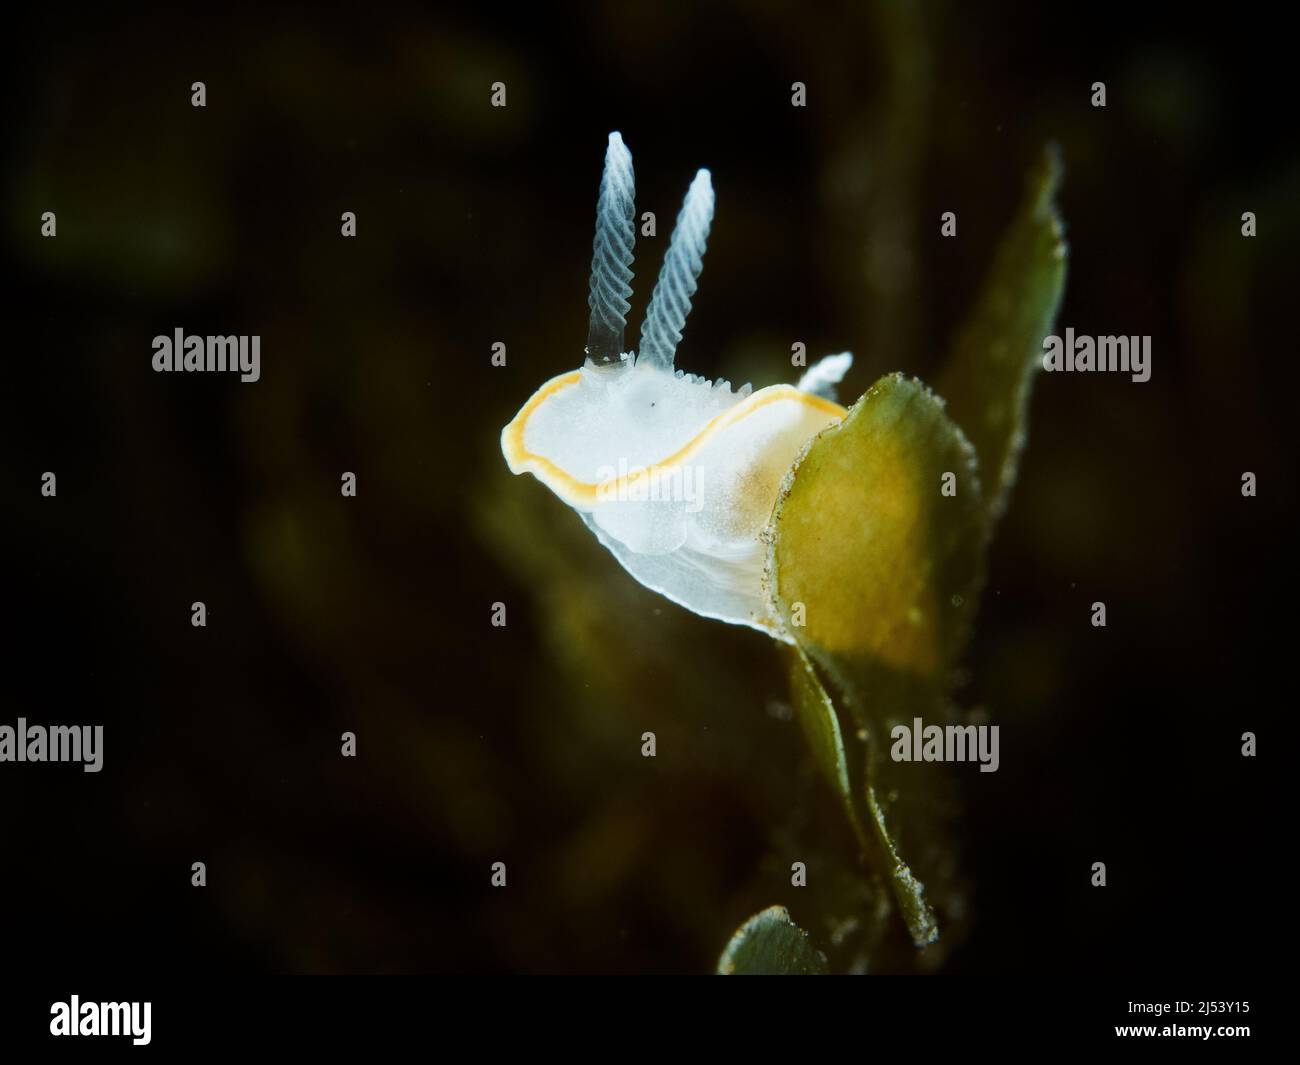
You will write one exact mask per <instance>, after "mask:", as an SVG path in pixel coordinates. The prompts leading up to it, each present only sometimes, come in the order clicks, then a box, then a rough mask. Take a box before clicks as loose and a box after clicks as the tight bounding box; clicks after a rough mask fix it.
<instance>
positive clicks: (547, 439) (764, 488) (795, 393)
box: [501, 133, 853, 639]
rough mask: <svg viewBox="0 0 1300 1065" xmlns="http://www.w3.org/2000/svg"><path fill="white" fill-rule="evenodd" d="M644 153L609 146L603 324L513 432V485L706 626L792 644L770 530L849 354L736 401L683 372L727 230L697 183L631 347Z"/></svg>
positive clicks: (603, 202) (600, 205) (597, 244)
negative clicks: (709, 246) (782, 622)
mask: <svg viewBox="0 0 1300 1065" xmlns="http://www.w3.org/2000/svg"><path fill="white" fill-rule="evenodd" d="M634 195H635V193H634V186H633V176H632V156H631V154H630V153H629V151H628V149H627V147H626V146H625V145H624V144H623V138H622V137H621V136H620V135H619V134H618V133H611V134H610V135H609V144H608V147H607V149H606V152H605V170H604V173H603V175H602V177H601V182H600V193H599V197H598V200H597V206H596V237H595V240H594V242H593V245H592V247H593V256H592V268H591V288H590V295H589V296H588V301H587V302H588V304H589V306H590V308H591V325H590V329H589V330H588V334H587V347H586V359H585V360H584V362H583V365H582V367H581V368H580V369H578V370H574V371H572V372H570V373H565V374H561V375H560V376H558V377H555V378H552V379H551V380H550V381H547V382H546V384H544V385H542V387H541V388H539V389H538V390H537V391H536V392H535V393H534V394H533V396H532V397H531V398H530V399H529V400H528V402H527V403H525V404H524V406H523V408H522V409H521V410H520V411H519V413H518V414H517V415H516V416H515V418H514V420H513V421H511V422H510V424H509V425H507V426H506V427H505V429H503V430H502V432H501V450H502V451H503V452H504V453H505V458H506V462H507V463H508V464H509V466H510V469H511V471H512V472H513V473H516V474H519V473H531V474H533V476H535V477H536V478H537V479H538V480H540V481H541V482H542V483H543V484H545V485H546V486H547V487H548V488H549V489H550V490H551V491H552V492H554V493H555V494H556V495H557V496H559V497H560V499H562V500H563V501H564V502H565V503H567V504H568V505H569V506H571V507H572V508H573V509H574V510H576V511H577V512H578V514H579V515H580V516H581V518H582V520H583V521H584V522H586V523H587V525H588V527H589V528H590V529H591V530H592V532H594V533H595V534H596V538H597V539H598V540H599V541H600V542H601V543H602V544H603V545H604V546H605V547H606V548H608V549H609V551H610V552H612V553H613V555H614V557H615V558H617V559H618V561H619V562H620V563H622V565H623V567H624V568H625V569H626V570H627V571H628V572H629V573H630V574H631V575H632V576H633V577H635V578H636V579H637V580H638V581H640V582H641V583H642V584H643V585H645V586H646V587H647V588H650V589H652V590H654V591H656V592H659V593H660V594H662V595H664V596H665V597H667V598H668V599H671V600H672V601H673V602H675V603H678V604H680V605H681V606H684V607H686V608H687V609H688V610H692V611H694V612H695V613H697V614H701V615H703V616H704V617H709V618H717V619H719V620H722V621H727V622H731V623H732V624H738V625H749V626H751V627H753V628H756V629H759V630H761V631H764V632H767V633H769V634H771V635H773V636H775V637H777V638H778V639H784V638H785V637H784V636H783V635H782V633H781V631H780V627H779V625H778V623H777V620H776V617H775V614H774V612H773V610H772V608H771V606H770V604H769V600H768V594H767V590H766V586H765V576H764V568H765V560H766V550H765V547H764V543H763V539H762V536H763V531H764V529H765V528H766V527H767V525H768V522H769V521H770V520H771V517H772V510H773V507H774V505H775V503H776V500H777V495H778V493H779V492H780V490H781V483H782V481H783V480H784V478H785V476H786V474H787V472H788V471H789V470H790V468H791V466H792V465H793V463H794V461H795V459H796V458H797V457H798V455H799V453H800V451H801V450H802V449H803V448H804V446H805V445H806V444H807V443H808V441H809V440H810V439H812V437H814V436H815V435H816V434H817V433H819V432H821V431H822V430H823V429H825V428H826V427H827V426H829V425H832V424H834V423H835V422H837V421H839V420H840V419H841V418H843V417H844V414H845V413H846V412H845V409H844V408H843V407H841V406H840V405H839V404H838V403H836V402H835V397H834V387H835V385H836V384H837V383H838V382H839V381H840V379H841V378H842V377H843V376H844V373H845V371H847V370H848V368H849V366H850V364H851V363H852V361H853V357H852V356H851V355H849V354H848V353H847V352H846V353H844V354H840V355H832V356H829V357H827V358H825V359H822V360H821V361H820V362H819V363H817V364H815V365H814V366H812V367H810V368H809V369H808V370H807V372H806V373H805V374H804V375H803V377H802V378H801V379H800V381H799V383H798V385H797V386H791V385H784V384H783V385H771V386H769V387H767V388H762V389H759V390H758V391H757V392H755V391H753V390H752V388H751V386H750V385H744V386H743V387H741V388H739V389H736V390H734V391H733V389H732V388H731V385H730V384H729V383H728V382H727V381H725V380H722V379H719V380H717V381H715V382H710V381H706V380H704V378H702V377H698V376H696V375H695V374H689V373H683V372H682V371H681V370H674V368H673V360H674V358H675V356H676V351H677V345H678V344H679V343H680V341H681V339H682V328H683V327H684V326H685V324H686V316H687V315H688V314H689V313H690V309H691V298H692V296H693V295H694V294H695V289H696V284H697V282H698V279H699V276H700V270H701V269H702V266H703V256H704V249H705V244H706V241H707V240H708V235H709V227H710V225H711V224H712V221H713V201H714V197H713V185H712V181H711V178H710V175H709V172H708V171H707V170H701V171H699V172H698V173H697V174H696V175H695V180H694V181H692V182H691V186H690V189H689V190H688V191H687V193H686V200H685V202H684V203H683V205H682V209H681V213H680V214H678V216H677V223H676V225H675V227H674V229H673V233H672V237H671V238H670V240H669V243H668V251H667V252H666V253H665V255H664V262H663V267H662V269H661V270H660V272H659V280H658V282H657V283H656V285H655V288H654V292H653V293H652V294H651V297H650V305H649V307H648V308H647V309H646V314H645V321H644V322H643V324H642V326H641V345H640V350H639V351H637V352H632V351H625V350H624V349H623V334H624V329H625V328H626V325H627V312H628V306H629V303H628V299H629V297H630V296H631V294H632V284H631V281H632V259H633V256H632V247H633V242H634V240H635V222H634V215H633V211H634Z"/></svg>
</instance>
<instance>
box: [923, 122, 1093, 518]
mask: <svg viewBox="0 0 1300 1065" xmlns="http://www.w3.org/2000/svg"><path fill="white" fill-rule="evenodd" d="M1060 180H1061V162H1060V157H1059V155H1058V153H1057V152H1056V150H1055V148H1054V147H1051V146H1049V147H1048V148H1047V149H1046V150H1044V152H1043V155H1042V158H1041V159H1040V160H1039V162H1038V164H1037V165H1036V166H1035V167H1034V168H1033V169H1032V170H1031V171H1030V174H1029V178H1028V180H1027V182H1026V186H1025V195H1024V199H1023V201H1022V202H1021V205H1020V207H1019V209H1018V210H1017V212H1016V215H1015V218H1014V219H1013V220H1012V222H1011V226H1010V227H1009V229H1008V230H1007V232H1006V235H1005V236H1004V237H1003V239H1002V243H1001V245H1000V246H999V248H998V251H997V254H996V255H995V257H994V260H993V265H992V267H991V268H990V270H989V272H988V275H987V277H986V279H985V282H984V286H983V288H982V290H981V292H980V295H979V297H978V299H977V300H976V303H975V307H974V309H973V311H972V312H971V314H970V316H969V318H968V319H967V322H966V324H965V325H964V326H963V327H962V329H961V330H960V331H959V332H958V334H957V338H956V342H955V343H954V345H953V349H952V352H951V354H950V355H949V358H948V362H947V365H946V366H945V368H944V371H943V373H942V375H941V376H940V378H939V381H938V386H937V387H938V390H939V394H940V395H942V396H943V397H944V398H945V399H946V400H947V401H948V413H949V415H950V416H951V417H952V419H953V420H954V421H955V422H956V423H957V424H958V425H960V426H961V427H962V429H963V430H964V431H965V433H966V435H967V437H968V438H969V439H970V442H971V443H972V444H973V445H974V447H975V451H976V453H977V454H978V456H979V463H980V476H981V478H982V479H983V481H984V488H985V492H986V495H987V498H988V507H989V514H990V516H991V517H993V518H997V517H998V516H999V515H1000V514H1001V513H1002V511H1003V510H1004V509H1005V507H1006V503H1007V495H1008V492H1009V491H1010V488H1011V485H1012V484H1013V483H1014V481H1015V478H1016V467H1017V464H1018V462H1019V459H1020V452H1021V449H1022V448H1023V447H1024V442H1025V436H1026V428H1027V424H1028V407H1029V393H1030V390H1031V388H1032V386H1033V381H1034V374H1035V373H1036V372H1037V371H1038V369H1039V367H1040V366H1041V365H1042V355H1043V338H1044V337H1045V336H1047V335H1048V334H1049V332H1050V331H1051V329H1052V324H1053V322H1054V321H1055V320H1056V312H1057V309H1058V308H1059V307H1060V304H1061V296H1062V293H1063V292H1064V291H1065V271H1066V256H1067V247H1066V243H1065V239H1064V227H1063V226H1062V223H1061V218H1060V215H1059V214H1058V213H1057V209H1056V190H1057V186H1058V185H1059V184H1060Z"/></svg>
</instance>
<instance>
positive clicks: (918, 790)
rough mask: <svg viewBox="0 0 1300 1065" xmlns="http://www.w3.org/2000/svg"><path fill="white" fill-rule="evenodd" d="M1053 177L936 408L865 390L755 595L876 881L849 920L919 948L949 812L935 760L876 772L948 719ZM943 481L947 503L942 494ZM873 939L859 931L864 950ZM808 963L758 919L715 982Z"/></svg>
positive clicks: (776, 920)
mask: <svg viewBox="0 0 1300 1065" xmlns="http://www.w3.org/2000/svg"><path fill="white" fill-rule="evenodd" d="M1060 173H1061V167H1060V162H1059V158H1058V155H1057V153H1056V151H1055V150H1054V149H1053V148H1051V147H1049V148H1048V149H1047V150H1046V151H1045V152H1044V153H1043V156H1042V158H1041V159H1040V161H1039V162H1038V164H1037V165H1036V166H1035V167H1034V168H1033V169H1032V170H1031V172H1030V174H1029V178H1028V181H1027V185H1026V191H1025V194H1024V197H1023V200H1022V203H1021V205H1020V207H1019V208H1018V210H1017V213H1016V215H1015V217H1014V218H1013V220H1012V222H1011V225H1010V227H1009V229H1008V230H1007V233H1006V235H1005V236H1004V238H1003V240H1002V243H1001V245H1000V247H999V249H998V251H997V253H996V255H995V257H994V261H993V264H992V267H991V269H990V271H989V273H988V276H987V278H986V280H985V283H984V286H983V289H982V291H981V292H980V294H979V296H978V298H977V300H976V303H975V307H974V309H973V311H972V313H971V315H970V317H969V319H968V321H967V323H966V325H965V326H964V327H963V328H961V329H960V330H959V331H958V334H957V337H956V340H955V343H954V345H953V349H952V351H951V353H950V355H949V358H948V362H947V365H946V367H945V368H944V370H943V371H942V372H941V374H940V375H939V381H940V388H941V391H942V394H943V396H944V397H945V398H946V400H947V403H946V405H945V402H944V400H943V399H940V398H939V397H938V396H936V395H935V394H934V393H933V392H931V391H930V390H929V389H928V388H926V387H925V385H923V384H921V383H920V382H919V381H916V380H910V381H909V380H906V379H904V377H903V376H902V375H901V374H893V375H890V376H887V377H884V378H882V379H881V380H880V381H878V382H877V383H876V384H875V385H873V386H872V387H871V388H870V389H869V390H868V391H867V392H866V393H865V394H864V395H863V396H862V397H861V398H860V399H859V400H858V401H857V403H855V404H854V405H853V407H852V408H851V409H850V411H849V413H848V415H847V416H846V417H845V418H844V419H843V421H841V422H840V423H838V424H836V425H834V426H831V427H830V428H828V429H826V430H825V431H824V432H822V433H821V434H819V435H818V436H817V437H815V438H814V439H813V440H812V441H810V443H809V445H808V446H807V447H806V448H805V450H804V452H803V454H802V455H801V456H800V458H799V459H798V460H797V461H796V463H795V465H794V467H793V468H792V469H791V471H790V473H789V474H788V475H787V477H786V480H785V483H784V485H783V486H782V491H781V495H780V497H779V499H778V501H777V504H776V507H775V510H774V513H773V517H772V521H771V524H770V525H769V527H768V531H767V540H768V543H769V546H770V553H769V564H768V577H769V580H768V586H769V589H770V592H771V595H772V599H773V603H774V605H775V606H776V608H777V612H778V615H779V616H780V617H781V619H782V620H783V622H784V624H785V627H786V630H787V631H788V632H789V634H790V635H791V636H792V637H793V638H794V640H795V644H794V646H793V647H792V648H791V650H790V651H789V673H790V685H791V691H792V696H793V702H794V705H795V708H796V713H797V715H798V718H799V721H800V723H801V725H802V728H803V731H804V734H805V737H806V739H807V741H808V745H809V748H810V750H811V752H812V755H813V758H814V761H815V762H816V764H817V766H818V768H819V769H820V771H821V773H822V775H823V776H824V778H825V779H826V781H827V782H828V784H829V785H830V787H831V790H832V791H833V792H834V793H835V795H836V796H837V798H838V800H839V802H840V804H841V805H842V806H843V807H844V810H845V812H846V814H847V817H848V820H849V823H850V826H851V827H852V829H853V838H854V839H856V841H857V844H858V848H859V852H860V854H859V865H860V867H861V868H862V869H863V871H864V873H865V874H866V875H867V876H868V877H884V878H886V879H887V880H888V882H889V884H890V885H891V888H892V896H893V899H894V907H882V906H876V907H875V908H874V910H873V911H872V912H871V913H870V914H864V915H863V918H862V919H863V920H864V921H866V922H876V923H879V922H883V921H888V920H890V919H892V914H891V912H890V911H891V909H893V910H894V911H895V912H896V913H897V914H898V915H901V918H902V920H903V922H904V924H905V926H906V928H907V931H908V933H909V935H910V937H911V940H912V942H913V944H914V945H915V946H916V947H917V948H922V949H923V950H933V949H934V948H933V945H934V944H936V943H937V941H938V940H939V938H940V935H941V934H943V933H944V932H945V930H954V929H957V930H959V929H960V926H961V924H962V922H963V920H964V915H965V912H966V905H965V900H964V894H963V887H962V883H961V879H960V875H959V863H958V861H957V840H958V838H959V837H958V834H957V832H956V823H957V820H958V818H959V816H960V802H959V800H958V797H957V794H956V787H955V781H954V779H953V778H952V776H951V773H950V772H949V771H948V770H947V769H945V767H944V766H942V765H941V764H937V763H927V762H922V763H897V762H894V761H893V760H892V759H891V758H890V757H889V736H890V731H891V729H892V728H893V727H894V726H895V725H897V724H910V723H911V721H912V720H913V718H915V717H921V718H923V719H924V720H925V721H926V722H927V723H939V724H944V723H951V722H954V721H955V720H956V719H957V717H958V714H959V711H958V710H957V708H956V707H955V706H954V705H953V704H952V702H951V700H950V692H951V689H952V682H953V677H954V674H955V670H956V666H957V662H958V660H959V659H960V656H961V654H962V651H963V649H964V647H965V644H966V640H967V637H968V635H969V631H970V623H971V619H972V617H973V616H974V612H975V609H976V605H977V602H978V597H979V593H980V590H981V587H982V584H983V579H984V565H985V554H986V550H987V547H988V544H989V540H990V538H991V534H992V530H993V526H994V524H995V523H996V521H997V519H998V517H999V516H1000V515H1001V513H1002V511H1003V510H1004V509H1005V507H1006V501H1007V497H1008V493H1009V491H1010V488H1011V486H1012V484H1013V483H1014V480H1015V475H1016V468H1017V464H1018V460H1019V455H1020V452H1021V449H1022V448H1023V445H1024V440H1025V435H1026V422H1027V412H1028V401H1029V393H1030V389H1031V387H1032V384H1033V378H1034V374H1035V372H1036V370H1037V368H1038V366H1039V357H1040V354H1041V351H1042V341H1043V338H1044V337H1045V336H1046V335H1047V334H1048V332H1049V331H1050V329H1051V328H1052V323H1053V321H1054V320H1055V317H1056V312H1057V309H1058V307H1059V305H1060V301H1061V296H1062V293H1063V291H1064V286H1065V272H1066V246H1065V243H1064V240H1063V228H1062V225H1061V221H1060V218H1059V215H1058V213H1057V210H1056V206H1055V196H1056V190H1057V187H1058V184H1059V181H1060ZM949 475H952V476H953V477H954V478H955V480H951V479H950V480H949V483H950V484H952V485H954V486H955V492H954V493H953V494H951V495H948V494H945V493H943V492H941V486H942V485H943V483H944V481H945V479H946V478H948V477H949ZM846 737H848V739H847V743H846V739H845V738H846ZM882 934H883V932H882V931H881V930H880V929H876V930H874V931H872V930H869V935H868V936H867V941H868V942H875V941H878V940H879V937H880V935H882ZM815 953H816V952H815V951H814V950H813V946H812V945H811V943H810V941H809V940H808V939H807V938H806V937H805V935H804V934H803V933H802V932H800V931H799V930H798V929H797V928H796V927H795V926H794V925H793V923H791V922H790V920H789V916H788V914H787V913H786V912H785V910H784V909H782V908H780V907H774V908H772V909H769V910H765V911H763V912H762V913H759V914H758V915H756V916H755V917H752V918H751V919H750V920H749V921H747V922H746V923H745V924H744V925H742V926H741V928H740V929H739V930H738V931H737V932H736V933H735V935H734V936H733V937H732V940H731V942H730V943H729V944H728V946H727V948H726V951H725V952H724V954H723V956H722V960H721V962H720V963H719V971H725V972H784V973H807V972H821V971H825V968H824V966H823V967H822V968H817V967H816V966H814V965H812V964H811V963H810V961H809V959H810V958H811V957H813V956H815ZM859 966H860V967H861V968H865V966H862V965H861V962H859Z"/></svg>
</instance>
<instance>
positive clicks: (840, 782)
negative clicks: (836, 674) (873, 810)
mask: <svg viewBox="0 0 1300 1065" xmlns="http://www.w3.org/2000/svg"><path fill="white" fill-rule="evenodd" d="M789 666H790V693H791V695H792V696H793V702H794V709H795V716H796V717H798V719H799V725H800V727H801V728H802V729H803V734H804V739H806V740H807V741H808V749H809V750H810V751H812V756H813V760H814V761H815V762H816V763H817V768H818V769H819V770H820V771H821V773H822V776H824V777H825V778H826V782H827V783H828V784H829V785H830V786H831V790H832V791H833V792H835V794H836V796H837V797H838V798H839V799H840V801H841V802H842V803H843V804H844V809H845V812H846V813H847V814H848V817H849V823H850V824H851V825H852V826H853V830H854V833H855V834H856V835H857V837H858V839H859V840H863V839H864V835H863V830H862V821H861V818H859V816H858V810H857V806H856V804H855V802H854V799H853V796H854V789H853V785H852V784H851V782H850V780H849V764H848V759H847V758H846V756H845V754H844V736H843V733H842V731H841V729H840V719H839V715H838V714H837V713H836V711H835V704H834V703H833V702H831V698H830V696H829V695H827V694H826V689H825V688H823V687H822V683H821V681H820V680H819V679H818V677H817V671H816V669H815V668H814V667H813V664H812V663H811V662H810V661H809V660H808V656H807V655H806V654H805V653H804V651H803V648H801V647H799V646H798V645H795V646H794V647H791V648H790V653H789Z"/></svg>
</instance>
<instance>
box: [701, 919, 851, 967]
mask: <svg viewBox="0 0 1300 1065" xmlns="http://www.w3.org/2000/svg"><path fill="white" fill-rule="evenodd" d="M718 975H719V976H825V975H826V958H825V957H824V956H823V955H822V953H821V951H819V950H818V949H817V948H816V947H814V946H813V945H812V942H811V940H809V938H808V933H807V932H805V931H804V930H803V929H802V928H800V927H799V926H798V925H797V924H795V923H794V922H793V921H792V920H790V913H789V911H788V910H787V909H786V908H785V907H784V906H769V907H768V908H767V909H766V910H763V911H762V912H760V913H756V914H754V916H753V917H751V918H750V919H749V920H748V921H746V922H745V923H744V924H743V925H741V926H740V928H738V929H737V930H736V934H735V935H733V936H732V937H731V941H730V942H729V943H728V944H727V946H726V949H725V950H723V952H722V957H721V958H719V959H718Z"/></svg>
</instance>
